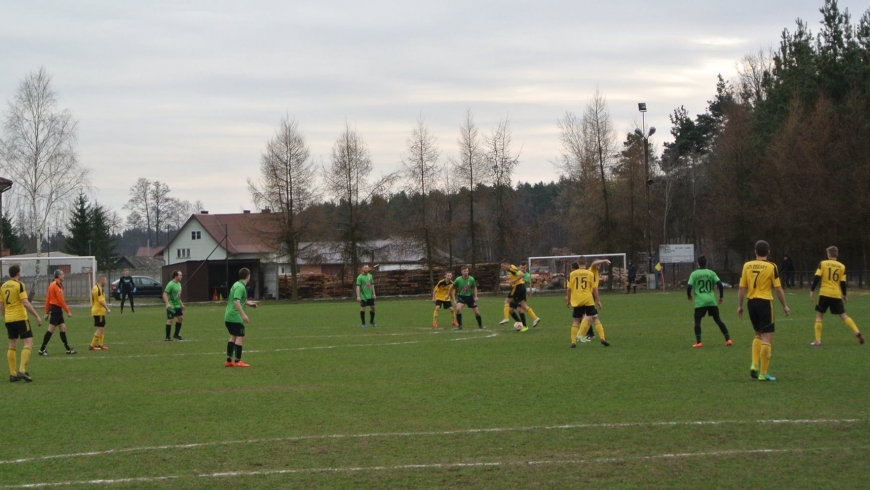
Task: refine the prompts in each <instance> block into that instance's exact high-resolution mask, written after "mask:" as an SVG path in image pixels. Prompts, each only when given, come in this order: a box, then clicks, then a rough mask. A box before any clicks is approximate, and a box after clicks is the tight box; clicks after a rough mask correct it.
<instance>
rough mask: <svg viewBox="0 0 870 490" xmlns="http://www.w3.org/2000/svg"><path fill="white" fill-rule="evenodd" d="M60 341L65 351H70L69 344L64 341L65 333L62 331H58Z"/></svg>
mask: <svg viewBox="0 0 870 490" xmlns="http://www.w3.org/2000/svg"><path fill="white" fill-rule="evenodd" d="M60 340H61V341H62V342H63V346H64V347H66V350H70V348H69V342H67V340H66V332H64V331H63V330H61V331H60Z"/></svg>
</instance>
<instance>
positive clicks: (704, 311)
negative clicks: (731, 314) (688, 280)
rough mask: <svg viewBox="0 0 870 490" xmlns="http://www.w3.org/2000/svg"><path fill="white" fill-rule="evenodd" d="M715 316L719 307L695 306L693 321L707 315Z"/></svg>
mask: <svg viewBox="0 0 870 490" xmlns="http://www.w3.org/2000/svg"><path fill="white" fill-rule="evenodd" d="M708 314H709V315H710V316H712V317H713V318H716V317H718V316H719V307H718V306H701V307H700V308H695V322H700V321H701V318H704V317H705V316H707V315H708Z"/></svg>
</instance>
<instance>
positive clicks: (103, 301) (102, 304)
mask: <svg viewBox="0 0 870 490" xmlns="http://www.w3.org/2000/svg"><path fill="white" fill-rule="evenodd" d="M100 306H102V307H103V308H105V309H106V313H111V312H112V310H110V309H109V305H107V304H106V297H105V296H103V299H101V300H100Z"/></svg>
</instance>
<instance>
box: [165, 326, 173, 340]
mask: <svg viewBox="0 0 870 490" xmlns="http://www.w3.org/2000/svg"><path fill="white" fill-rule="evenodd" d="M170 333H172V324H169V325H166V338H167V339H168V338H169V334H170Z"/></svg>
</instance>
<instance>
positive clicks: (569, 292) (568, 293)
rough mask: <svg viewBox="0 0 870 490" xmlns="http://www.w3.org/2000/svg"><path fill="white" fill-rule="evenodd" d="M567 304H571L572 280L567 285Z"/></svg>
mask: <svg viewBox="0 0 870 490" xmlns="http://www.w3.org/2000/svg"><path fill="white" fill-rule="evenodd" d="M565 306H571V281H568V282H567V284H566V287H565Z"/></svg>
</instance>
